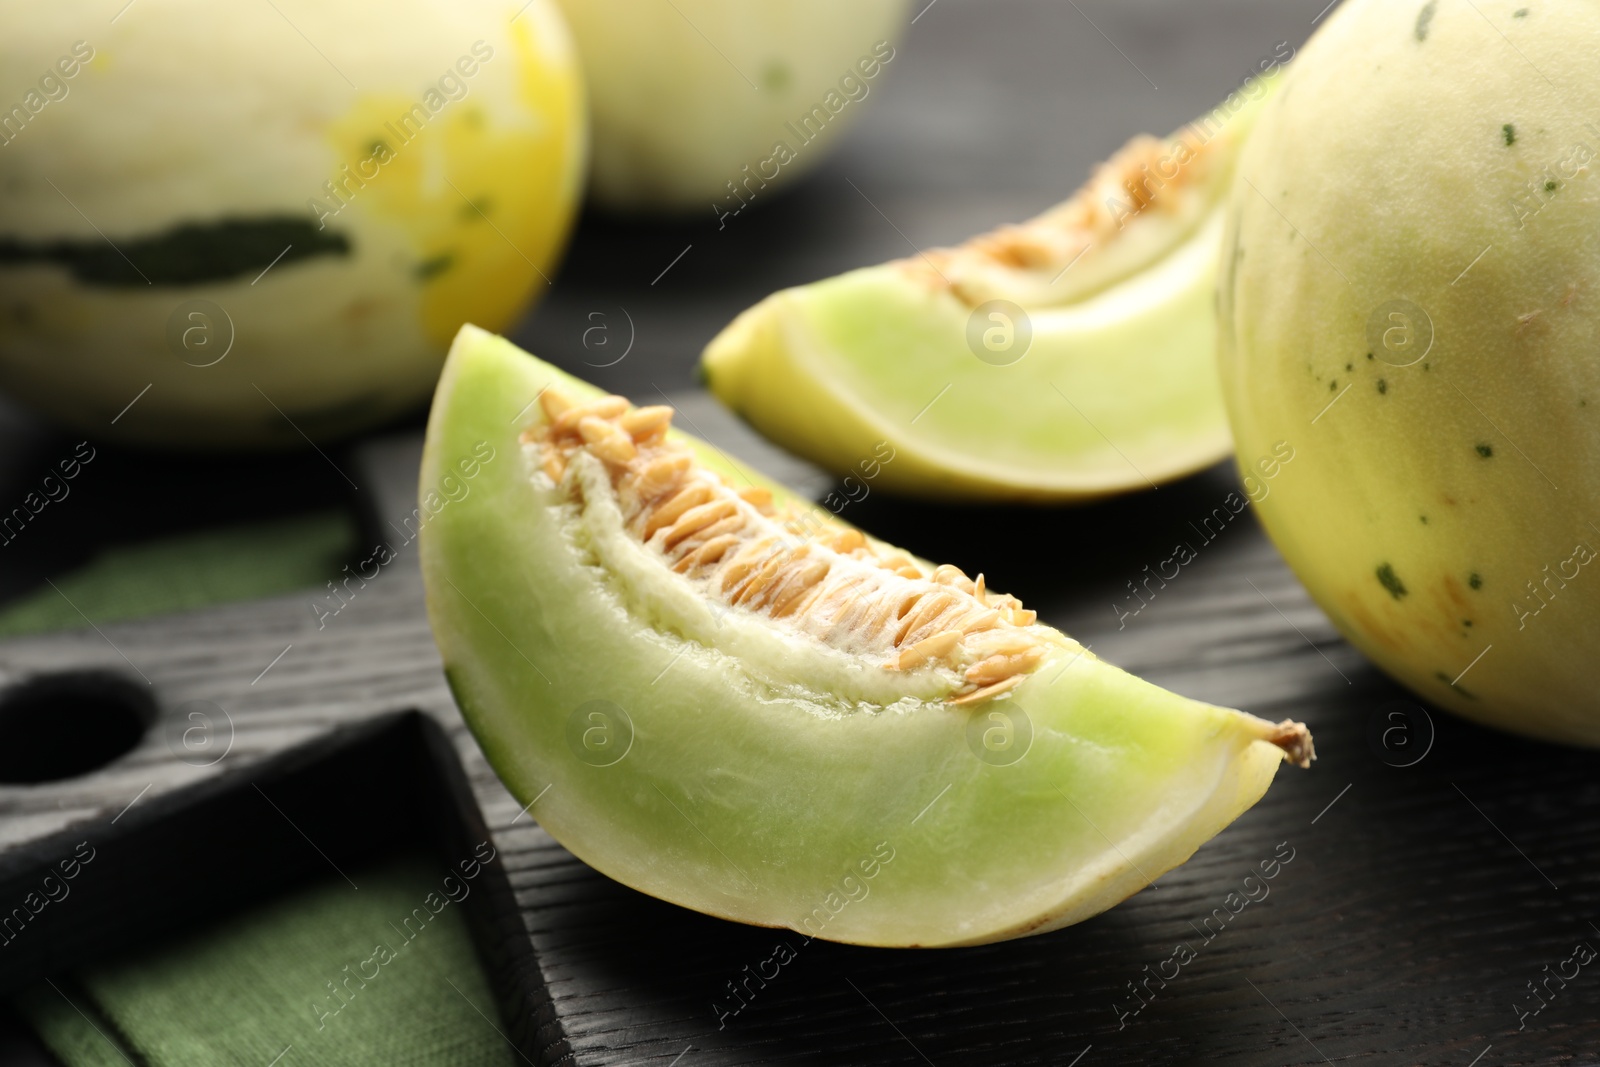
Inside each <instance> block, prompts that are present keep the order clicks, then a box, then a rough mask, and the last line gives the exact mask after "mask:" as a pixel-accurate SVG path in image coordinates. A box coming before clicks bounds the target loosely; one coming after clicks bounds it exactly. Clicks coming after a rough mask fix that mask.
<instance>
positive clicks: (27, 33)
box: [0, 0, 585, 446]
mask: <svg viewBox="0 0 1600 1067" xmlns="http://www.w3.org/2000/svg"><path fill="white" fill-rule="evenodd" d="M121 6H122V5H121V4H120V3H113V4H110V5H106V4H97V5H94V6H93V14H92V15H91V13H90V9H89V8H87V7H81V6H80V5H45V6H41V7H37V8H33V9H31V10H30V12H29V14H28V16H27V17H26V18H25V19H15V20H12V21H13V26H12V32H9V33H7V34H6V35H5V36H4V37H0V94H4V95H0V189H3V190H4V199H3V200H0V388H4V390H5V391H7V392H8V393H11V394H12V395H14V396H16V397H18V398H20V399H22V400H24V401H26V402H28V403H29V404H31V405H33V406H35V407H37V408H40V409H42V410H43V411H45V412H47V413H49V414H50V415H53V416H55V417H57V418H59V419H61V420H63V421H65V422H68V423H70V424H72V425H74V426H76V427H78V428H79V429H80V430H81V431H82V432H84V433H90V434H94V435H96V436H97V437H120V438H123V439H130V440H141V441H146V442H153V443H164V444H182V445H191V446H201V445H250V446H270V445H274V444H278V443H299V442H301V441H302V434H303V435H305V436H308V437H311V438H321V437H327V436H333V435H339V434H344V433H349V432H352V431H354V430H357V429H360V428H362V427H364V426H367V425H371V424H373V423H375V422H378V421H380V420H382V419H384V418H385V417H387V416H390V415H392V414H394V413H396V412H398V411H401V410H403V409H405V408H407V407H409V406H411V405H413V404H415V403H417V402H418V401H420V400H421V399H423V398H424V397H426V396H427V395H428V393H429V391H430V390H431V389H432V387H433V383H434V380H435V379H436V378H437V376H438V372H439V367H440V365H441V363H442V360H443V357H444V353H445V350H446V348H447V346H448V344H449V341H450V338H451V337H452V336H453V335H454V333H455V331H456V328H457V327H458V326H459V325H460V324H461V322H462V321H463V320H467V319H470V320H472V321H475V322H486V323H490V324H493V325H494V326H495V327H496V328H504V327H506V326H508V325H510V324H511V323H512V322H513V321H514V320H515V318H516V317H517V316H518V315H519V314H520V313H521V312H522V311H523V309H524V308H525V307H526V306H527V302H528V300H529V298H530V296H531V295H533V294H536V293H537V292H538V291H540V290H542V289H544V288H545V287H546V285H547V282H546V277H547V276H548V275H549V274H550V273H551V272H552V270H553V264H554V262H555V259H556V256H557V254H558V252H559V250H560V248H561V246H562V244H563V242H564V240H565V237H566V234H567V232H568V230H569V227H570V224H571V219H572V215H573V210H574V206H575V203H576V200H577V197H578V194H579V192H580V189H581V179H582V173H583V163H584V151H585V132H584V110H583V108H584V104H583V97H582V91H581V86H580V84H579V73H578V70H577V67H576V60H575V54H574V52H573V49H572V47H571V44H570V41H569V37H568V34H567V31H566V28H565V26H564V23H563V22H562V20H561V17H560V15H559V13H557V12H556V11H555V10H554V9H553V8H552V7H551V6H550V4H549V2H548V0H532V2H531V3H528V4H527V5H526V6H525V7H524V5H523V3H522V2H521V0H519V2H518V3H516V4H506V3H498V2H492V0H472V2H462V0H398V2H389V3H381V4H380V3H377V2H373V0H344V2H340V3H312V2H308V0H278V2H277V3H275V4H269V3H264V4H244V5H235V4H213V3H206V2H203V0H138V2H137V3H135V4H131V5H128V6H127V7H126V8H124V9H122V10H120V11H119V10H118V8H120V7H121ZM130 405H131V406H130Z"/></svg>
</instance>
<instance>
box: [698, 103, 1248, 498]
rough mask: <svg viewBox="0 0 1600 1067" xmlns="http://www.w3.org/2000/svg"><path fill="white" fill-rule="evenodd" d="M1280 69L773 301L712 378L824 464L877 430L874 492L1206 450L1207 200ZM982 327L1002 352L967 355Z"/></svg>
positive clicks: (1212, 396) (718, 343) (1217, 228)
mask: <svg viewBox="0 0 1600 1067" xmlns="http://www.w3.org/2000/svg"><path fill="white" fill-rule="evenodd" d="M1277 80H1278V79H1277V78H1275V77H1274V78H1270V79H1258V80H1255V81H1253V82H1251V83H1250V87H1249V88H1248V89H1247V91H1246V92H1245V93H1243V94H1236V96H1235V97H1233V98H1230V101H1229V103H1227V104H1225V105H1223V106H1222V107H1219V108H1218V109H1217V110H1216V111H1215V112H1213V113H1212V114H1210V115H1208V116H1205V117H1203V118H1202V119H1201V120H1199V121H1197V122H1196V123H1194V124H1192V125H1190V126H1189V127H1186V128H1185V129H1184V130H1183V131H1180V133H1179V134H1177V135H1174V137H1173V138H1171V139H1168V140H1166V141H1156V140H1154V139H1151V138H1139V139H1136V140H1135V141H1134V142H1132V143H1130V145H1129V146H1128V147H1127V148H1126V149H1124V150H1123V151H1122V152H1121V153H1119V155H1118V156H1117V157H1115V158H1114V159H1112V160H1111V161H1110V162H1109V163H1108V164H1107V165H1106V166H1105V167H1103V168H1101V171H1100V172H1099V173H1098V174H1097V175H1096V177H1095V179H1094V180H1092V181H1091V182H1090V183H1089V184H1088V185H1087V186H1085V187H1084V189H1083V190H1082V191H1080V192H1079V193H1078V194H1077V196H1075V197H1074V198H1073V199H1071V200H1069V201H1067V202H1065V203H1063V204H1061V205H1059V206H1058V207H1056V208H1054V209H1052V210H1051V211H1050V212H1047V213H1046V214H1045V215H1042V216H1040V217H1039V218H1038V219H1035V220H1033V221H1032V222H1029V223H1025V224H1023V225H1022V226H1016V227H1004V228H1002V229H1000V230H997V231H995V232H994V233H991V234H986V235H983V236H981V237H978V238H974V239H973V240H972V241H969V242H968V243H967V244H966V245H964V246H962V247H961V248H958V249H953V250H949V249H936V250H933V251H931V252H930V253H928V254H927V255H925V256H924V255H918V256H913V257H910V258H908V259H906V260H902V261H898V262H894V263H886V264H882V265H880V266H875V267H867V268H864V269H861V270H856V271H852V272H850V273H848V274H843V275H840V276H838V277H835V278H829V279H826V280H824V281H820V282H816V283H813V284H810V285H805V286H800V287H798V288H793V289H786V290H784V291H782V292H779V293H775V294H773V295H772V296H770V297H768V298H767V299H766V300H764V301H762V302H761V303H759V304H757V305H756V306H755V307H753V308H750V309H749V310H747V311H745V312H744V313H743V314H741V315H740V316H739V317H738V318H737V319H735V320H734V322H733V323H732V324H730V325H729V326H728V327H727V328H726V329H725V330H723V332H722V333H721V334H720V335H719V336H718V337H717V338H716V339H714V340H713V341H712V342H711V344H710V345H709V346H707V348H706V350H705V353H704V356H703V361H702V369H703V372H704V376H705V379H706V382H707V384H708V385H709V387H710V388H711V391H712V392H713V393H715V394H716V395H717V397H718V398H719V399H721V400H722V401H723V402H724V403H726V404H727V405H728V406H729V407H731V408H733V409H734V410H735V411H737V412H739V413H740V414H741V415H742V416H744V418H746V419H747V420H748V421H749V422H750V423H751V424H752V425H754V426H755V427H756V429H758V430H760V431H761V432H762V433H764V434H766V435H767V436H768V437H770V438H772V439H773V440H774V441H776V442H777V443H779V444H781V445H783V446H784V447H786V448H788V449H790V450H791V451H793V452H795V453H797V454H799V455H802V456H805V457H806V458H808V459H810V460H812V461H814V462H816V463H818V464H819V465H821V466H823V467H826V468H827V469H828V470H830V471H832V472H833V473H835V474H837V475H840V476H848V475H856V476H857V477H859V476H860V474H861V471H860V470H859V469H858V467H859V466H860V464H861V462H862V461H863V460H864V459H866V458H868V457H870V456H872V454H873V449H874V446H875V445H876V444H877V442H880V441H885V440H886V441H889V442H892V443H893V445H894V447H895V449H896V453H897V454H896V458H895V460H894V462H893V463H892V464H888V465H885V466H884V468H883V470H882V472H881V474H879V475H878V476H877V477H876V478H875V481H874V484H875V487H881V488H885V489H889V490H892V491H898V492H902V493H906V494H911V495H919V496H927V497H938V498H965V499H974V500H1007V499H1012V500H1074V499H1085V498H1093V497H1097V496H1103V495H1106V494H1110V493H1117V492H1123V491H1126V490H1130V489H1139V488H1144V487H1148V486H1151V485H1154V484H1156V483H1158V482H1162V481H1166V480H1170V479H1172V478H1176V477H1179V476H1182V475H1184V474H1189V473H1192V472H1194V471H1196V470H1199V469H1201V468H1204V467H1206V466H1209V465H1210V464H1212V463H1215V462H1217V461H1218V460H1220V459H1222V458H1223V457H1225V456H1226V455H1227V454H1228V452H1229V451H1230V449H1231V438H1230V436H1229V433H1228V426H1227V418H1226V414H1225V411H1224V408H1223V401H1222V394H1221V389H1220V386H1219V384H1218V381H1217V373H1216V367H1215V349H1216V316H1215V310H1214V301H1215V283H1216V265H1217V255H1218V249H1219V247H1220V241H1221V233H1222V215H1223V205H1224V200H1225V194H1226V191H1227V189H1228V187H1229V184H1230V181H1231V178H1232V174H1233V167H1234V161H1235V159H1236V157H1237V155H1238V152H1239V148H1240V146H1241V145H1242V144H1243V143H1244V141H1245V139H1246V137H1247V135H1248V133H1249V131H1250V129H1251V127H1252V126H1253V125H1254V122H1255V116H1256V114H1257V112H1258V110H1259V108H1260V104H1261V101H1263V100H1264V99H1266V98H1267V96H1268V95H1270V93H1269V91H1270V89H1271V88H1272V87H1273V86H1274V85H1275V84H1276V82H1277ZM1143 194H1148V202H1147V203H1146V204H1145V206H1144V207H1143V208H1142V209H1141V208H1139V206H1138V205H1139V204H1140V202H1141V201H1140V199H1139V197H1140V196H1141V195H1143ZM992 301H1006V302H1009V303H1010V305H1011V308H1010V309H1005V308H998V309H997V308H994V307H991V306H990V302H992ZM996 311H998V312H999V313H1000V314H1001V315H1002V316H1004V317H1003V318H994V317H992V316H993V315H994V313H995V312H996ZM1024 324H1025V325H1024ZM1030 328H1031V341H1030V342H1028V343H1027V344H1026V347H1025V348H1024V347H1023V346H1022V344H1021V343H1020V342H1019V341H1017V340H1016V338H1019V337H1021V336H1022V331H1023V330H1025V329H1030ZM1008 329H1011V330H1013V331H1015V332H1014V333H1013V334H1012V337H1011V338H1007V336H1006V334H1005V331H1006V330H1008ZM988 330H998V331H1000V332H998V333H995V334H993V335H992V338H993V341H994V343H995V344H996V345H997V346H1000V348H1001V350H1000V351H998V352H995V351H993V350H990V351H985V352H984V354H983V357H982V358H980V355H979V354H978V353H979V351H980V350H983V349H984V341H983V337H984V332H985V331H988ZM975 338H976V342H975V340H974V339H975ZM1012 345H1015V346H1016V347H1014V348H1012V347H1011V346H1012ZM1016 352H1021V353H1022V354H1021V356H1020V358H1016V359H1015V360H1014V361H1013V360H1012V356H1013V355H1014V354H1015V353H1016Z"/></svg>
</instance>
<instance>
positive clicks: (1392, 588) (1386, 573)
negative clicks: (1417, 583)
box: [1377, 563, 1406, 600]
mask: <svg viewBox="0 0 1600 1067" xmlns="http://www.w3.org/2000/svg"><path fill="white" fill-rule="evenodd" d="M1377 574H1378V584H1379V585H1381V586H1383V587H1384V588H1385V589H1387V590H1388V591H1389V595H1390V596H1392V597H1394V598H1395V599H1396V600H1399V599H1400V598H1401V597H1403V596H1405V595H1406V586H1405V583H1404V582H1402V581H1401V580H1400V576H1399V575H1397V574H1395V572H1394V567H1393V566H1392V565H1390V564H1388V563H1385V564H1383V565H1382V566H1380V567H1379V568H1378V571H1377Z"/></svg>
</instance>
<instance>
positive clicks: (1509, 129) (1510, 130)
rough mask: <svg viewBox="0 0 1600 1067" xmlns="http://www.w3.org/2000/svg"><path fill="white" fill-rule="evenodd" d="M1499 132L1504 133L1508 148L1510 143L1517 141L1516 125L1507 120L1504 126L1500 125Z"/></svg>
mask: <svg viewBox="0 0 1600 1067" xmlns="http://www.w3.org/2000/svg"><path fill="white" fill-rule="evenodd" d="M1500 132H1501V133H1502V134H1504V135H1505V139H1506V147H1507V148H1510V147H1511V146H1512V145H1514V144H1516V143H1517V128H1516V126H1514V125H1512V124H1511V123H1509V122H1508V123H1506V124H1505V125H1504V126H1502V127H1500Z"/></svg>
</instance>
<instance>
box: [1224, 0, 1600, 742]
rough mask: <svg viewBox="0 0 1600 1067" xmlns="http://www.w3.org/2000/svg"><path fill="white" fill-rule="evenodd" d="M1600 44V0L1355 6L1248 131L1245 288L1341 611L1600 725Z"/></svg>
mask: <svg viewBox="0 0 1600 1067" xmlns="http://www.w3.org/2000/svg"><path fill="white" fill-rule="evenodd" d="M1597 54H1600V7H1597V6H1596V5H1594V4H1592V3H1583V4H1580V3H1545V4H1531V5H1530V4H1526V3H1522V2H1515V3H1514V2H1510V0H1482V2H1479V3H1476V4H1467V5H1462V4H1424V3H1423V2H1422V0H1415V2H1412V3H1406V4H1394V3H1391V2H1389V0H1381V2H1380V0H1348V2H1347V3H1345V4H1344V6H1343V7H1342V8H1341V9H1340V10H1339V11H1337V12H1335V13H1334V15H1333V16H1332V17H1331V18H1330V19H1329V21H1328V23H1327V24H1326V26H1325V28H1324V29H1322V30H1321V31H1320V32H1319V33H1318V35H1317V36H1316V37H1315V38H1314V39H1313V41H1312V42H1311V44H1310V45H1308V46H1307V48H1306V49H1305V52H1304V54H1303V55H1302V57H1301V58H1300V59H1299V60H1298V62H1297V64H1296V67H1295V68H1294V69H1293V70H1292V71H1290V72H1289V74H1288V75H1287V82H1286V84H1285V86H1284V87H1283V90H1282V92H1281V94H1280V95H1279V97H1278V99H1277V100H1276V101H1275V102H1274V103H1273V104H1272V105H1270V106H1269V108H1268V110H1267V112H1266V113H1265V114H1264V115H1263V117H1262V119H1261V122H1260V125H1259V127H1258V129H1257V132H1256V135H1255V137H1254V139H1253V140H1252V142H1251V144H1250V146H1249V147H1248V149H1247V150H1246V152H1245V156H1244V159H1243V161H1242V163H1241V175H1242V178H1243V179H1245V180H1241V182H1240V183H1239V184H1238V185H1237V187H1236V188H1235V190H1234V192H1233V208H1232V216H1233V218H1232V228H1233V232H1232V233H1231V234H1230V238H1229V250H1230V254H1231V261H1232V262H1231V267H1230V269H1229V270H1228V272H1227V274H1226V277H1225V279H1224V285H1223V287H1222V320H1223V344H1222V367H1223V372H1224V378H1225V381H1226V392H1227V399H1228V404H1229V407H1230V410H1231V415H1232V420H1233V426H1234V431H1235V434H1236V435H1237V438H1238V442H1239V457H1240V460H1241V461H1242V462H1244V463H1245V464H1246V465H1247V466H1248V465H1249V464H1251V463H1253V462H1254V461H1255V460H1256V458H1257V457H1260V456H1266V455H1269V454H1270V453H1271V452H1272V450H1273V448H1274V446H1275V444H1276V443H1277V442H1280V441H1283V442H1288V443H1289V445H1290V446H1292V447H1293V448H1294V450H1295V458H1294V459H1293V461H1292V462H1291V463H1289V464H1287V465H1286V466H1285V467H1284V469H1283V471H1282V473H1281V475H1280V476H1279V477H1277V478H1276V479H1275V480H1274V481H1273V482H1272V483H1271V485H1272V488H1271V493H1270V495H1268V496H1266V497H1265V498H1263V499H1261V500H1258V501H1257V504H1256V507H1257V510H1258V512H1259V514H1260V517H1261V519H1262V521H1263V523H1264V525H1265V526H1266V528H1267V531H1268V532H1269V533H1270V534H1271V536H1272V538H1273V540H1274V541H1275V542H1276V543H1277V545H1278V547H1279V548H1280V549H1281V550H1282V552H1283V554H1284V556H1285V558H1286V559H1287V560H1288V561H1289V563H1290V565H1291V566H1293V567H1294V569H1295V571H1296V573H1297V574H1298V575H1299V576H1300V578H1301V579H1302V580H1303V581H1304V582H1305V584H1306V586H1307V588H1308V589H1309V590H1310V591H1311V593H1312V595H1313V596H1314V597H1315V598H1316V600H1317V602H1318V603H1319V604H1320V605H1321V606H1322V607H1323V609H1324V610H1325V611H1326V612H1327V613H1328V615H1329V617H1330V618H1331V619H1332V620H1333V622H1334V623H1335V624H1336V625H1337V626H1338V627H1339V629H1340V630H1341V631H1342V632H1343V633H1344V634H1345V635H1346V636H1347V637H1349V638H1350V640H1351V641H1352V642H1353V643H1354V644H1355V645H1357V646H1358V647H1359V648H1360V649H1361V650H1362V651H1363V652H1364V653H1366V654H1367V655H1368V656H1370V657H1371V658H1372V659H1373V660H1374V661H1375V662H1376V663H1377V664H1378V665H1379V666H1380V667H1382V668H1383V669H1384V670H1385V671H1387V672H1388V673H1390V674H1391V675H1393V676H1394V677H1395V678H1397V679H1398V680H1400V681H1401V682H1403V683H1404V684H1405V685H1407V686H1409V687H1411V688H1412V689H1414V690H1415V691H1416V692H1417V693H1419V694H1420V695H1422V696H1423V697H1425V698H1426V699H1428V700H1430V701H1433V702H1435V703H1437V704H1440V705H1442V706H1444V707H1447V708H1450V709H1451V710H1453V711H1456V712H1459V713H1461V714H1463V715H1467V716H1470V717H1472V718H1475V719H1478V720H1480V721H1483V722H1486V723H1490V724H1493V725H1498V726H1502V727H1505V728H1508V729H1513V730H1516V731H1519V732H1522V733H1526V734H1531V735H1534V736H1538V737H1541V738H1546V739H1550V740H1556V741H1564V742H1570V743H1578V744H1585V745H1591V746H1592V745H1600V685H1597V679H1596V670H1595V666H1594V660H1595V650H1596V649H1597V648H1600V574H1596V573H1593V572H1594V571H1595V566H1594V563H1593V562H1592V557H1591V561H1590V562H1585V561H1584V560H1583V558H1582V556H1581V555H1580V554H1579V552H1578V548H1579V546H1586V552H1587V553H1593V552H1595V551H1596V550H1600V529H1597V528H1596V523H1600V514H1597V512H1596V510H1595V508H1594V502H1595V500H1596V499H1600V358H1597V353H1600V313H1597V311H1596V305H1595V302H1594V301H1595V297H1594V293H1593V285H1594V280H1595V278H1596V277H1597V276H1600V242H1597V240H1596V235H1597V234H1600V184H1597V183H1600V175H1597V174H1596V173H1595V171H1596V168H1597V166H1600V163H1597V162H1596V161H1597V160H1600V137H1597V136H1596V132H1595V128H1594V126H1593V125H1592V122H1591V118H1592V116H1594V115H1595V114H1597V113H1600V82H1597V81H1596V80H1595V78H1594V76H1593V65H1594V57H1595V56H1596V55H1597ZM1552 182H1553V183H1554V184H1553V186H1552V185H1551V184H1550V183H1552ZM1399 300H1404V301H1407V302H1408V303H1409V305H1410V308H1411V309H1412V310H1406V309H1399V308H1396V307H1389V308H1387V309H1386V308H1385V305H1388V304H1389V302H1391V301H1399ZM1395 312H1398V313H1399V314H1401V316H1402V317H1401V318H1390V317H1389V315H1390V314H1391V313H1395ZM1374 322H1376V323H1377V328H1378V330H1379V332H1380V333H1382V332H1383V331H1394V332H1392V333H1390V334H1389V342H1390V343H1391V344H1392V345H1394V346H1395V348H1393V349H1390V350H1385V348H1384V347H1383V346H1384V340H1383V339H1382V337H1381V336H1380V337H1379V338H1378V339H1377V340H1376V341H1374V340H1372V339H1371V338H1370V335H1369V324H1372V323H1374ZM1408 329H1409V330H1411V331H1413V333H1412V336H1414V337H1416V338H1418V339H1419V340H1418V345H1419V346H1422V345H1425V344H1426V342H1427V339H1428V338H1429V337H1431V339H1432V347H1431V349H1428V350H1427V351H1426V354H1423V352H1422V351H1421V350H1420V347H1418V348H1414V349H1413V350H1412V353H1411V354H1410V355H1405V354H1402V352H1401V350H1400V346H1402V345H1403V343H1404V341H1405V331H1406V330H1408ZM1369 353H1373V356H1372V358H1369V356H1368V354H1369ZM1412 359H1415V360H1416V362H1410V361H1411V360H1412ZM1402 363H1410V365H1408V366H1399V365H1397V364H1402ZM1480 446H1481V449H1482V451H1480ZM1485 452H1487V454H1485ZM1383 576H1387V577H1388V579H1389V580H1388V582H1387V583H1386V582H1385V580H1384V577H1383Z"/></svg>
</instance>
